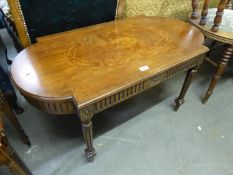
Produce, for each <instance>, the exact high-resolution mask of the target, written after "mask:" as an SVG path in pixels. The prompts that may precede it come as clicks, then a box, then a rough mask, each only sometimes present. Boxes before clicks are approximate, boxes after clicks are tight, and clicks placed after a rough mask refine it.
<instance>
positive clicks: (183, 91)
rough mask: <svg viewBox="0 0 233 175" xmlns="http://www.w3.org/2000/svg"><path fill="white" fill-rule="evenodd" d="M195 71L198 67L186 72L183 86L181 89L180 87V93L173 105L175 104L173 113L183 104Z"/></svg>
mask: <svg viewBox="0 0 233 175" xmlns="http://www.w3.org/2000/svg"><path fill="white" fill-rule="evenodd" d="M197 70H198V66H195V67H193V68H191V69H189V70H188V72H187V75H186V78H185V81H184V84H183V87H182V89H181V92H180V95H179V97H178V98H176V100H175V103H176V105H175V107H174V110H175V111H178V109H179V107H180V106H181V105H182V104H184V97H185V94H186V92H187V91H188V89H189V87H190V84H191V82H192V79H193V76H194V75H195V74H196V73H197Z"/></svg>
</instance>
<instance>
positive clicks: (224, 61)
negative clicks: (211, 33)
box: [202, 45, 233, 104]
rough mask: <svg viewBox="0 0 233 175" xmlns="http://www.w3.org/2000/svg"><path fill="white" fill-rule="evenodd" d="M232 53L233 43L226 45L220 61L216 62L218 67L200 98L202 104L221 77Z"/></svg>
mask: <svg viewBox="0 0 233 175" xmlns="http://www.w3.org/2000/svg"><path fill="white" fill-rule="evenodd" d="M232 53H233V45H227V48H226V50H225V51H224V54H223V56H222V58H221V61H220V63H219V64H218V67H217V69H216V72H215V74H214V76H213V79H212V81H211V83H210V86H209V88H208V90H207V91H206V94H205V96H204V98H203V100H202V103H203V104H205V103H206V102H207V101H208V99H209V97H210V96H211V95H212V93H213V90H214V88H215V86H216V84H217V81H218V80H219V79H220V78H221V77H222V74H223V72H224V70H225V69H226V67H227V64H228V62H229V60H230V59H231V56H232Z"/></svg>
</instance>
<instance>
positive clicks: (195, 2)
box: [191, 0, 198, 19]
mask: <svg viewBox="0 0 233 175" xmlns="http://www.w3.org/2000/svg"><path fill="white" fill-rule="evenodd" d="M192 8H193V10H192V14H191V19H197V18H198V0H192Z"/></svg>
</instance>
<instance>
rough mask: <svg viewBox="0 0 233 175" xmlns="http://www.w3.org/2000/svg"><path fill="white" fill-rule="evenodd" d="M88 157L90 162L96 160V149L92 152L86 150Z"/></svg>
mask: <svg viewBox="0 0 233 175" xmlns="http://www.w3.org/2000/svg"><path fill="white" fill-rule="evenodd" d="M85 153H86V157H87V161H88V162H93V161H94V158H95V156H96V152H95V149H94V148H93V150H92V151H89V150H88V149H85Z"/></svg>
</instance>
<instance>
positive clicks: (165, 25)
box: [11, 16, 203, 108]
mask: <svg viewBox="0 0 233 175" xmlns="http://www.w3.org/2000/svg"><path fill="white" fill-rule="evenodd" d="M177 23H178V25H177ZM175 24H176V25H175ZM176 26H179V27H176ZM180 26H181V27H180ZM202 42H203V36H202V35H201V33H200V32H199V31H198V30H197V29H195V28H194V27H191V26H190V25H189V24H186V23H184V22H181V21H178V20H170V19H166V18H160V17H144V16H141V17H135V18H129V19H126V20H121V21H116V22H110V23H105V24H101V25H96V26H93V27H87V28H83V29H78V30H73V31H70V32H65V33H60V34H57V35H56V34H55V35H51V36H48V37H42V38H39V39H38V43H37V44H35V45H32V46H31V47H29V48H27V49H25V50H24V51H22V52H21V53H20V54H19V55H18V56H17V57H16V58H15V60H14V63H13V65H12V69H11V70H12V77H13V80H14V81H15V83H16V85H17V87H18V88H19V89H20V90H21V92H22V93H23V94H25V93H27V94H28V95H29V94H30V95H31V97H34V98H38V99H40V98H44V99H46V100H50V99H51V100H54V98H55V99H57V100H66V99H67V100H69V99H72V97H75V100H76V101H77V102H78V107H79V108H83V107H85V106H86V105H87V104H89V103H93V102H95V101H96V100H98V99H99V98H104V97H105V96H108V95H109V93H111V92H113V91H117V90H120V89H123V88H126V87H127V86H129V85H131V84H133V83H136V82H137V81H139V80H142V79H145V78H148V77H150V76H152V75H153V74H155V73H157V74H158V73H159V72H161V71H162V70H164V69H167V68H169V67H170V66H173V65H176V64H179V63H181V62H183V61H185V59H188V58H190V57H192V56H194V55H196V56H197V55H199V54H200V53H202V52H203V46H202V45H201V44H202ZM172 55H176V56H175V57H173V56H172ZM171 57H172V59H171ZM161 58H163V59H161ZM184 58H185V59H184ZM55 60H56V61H55ZM143 66H149V70H147V71H144V72H142V71H140V69H139V68H140V67H143Z"/></svg>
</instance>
